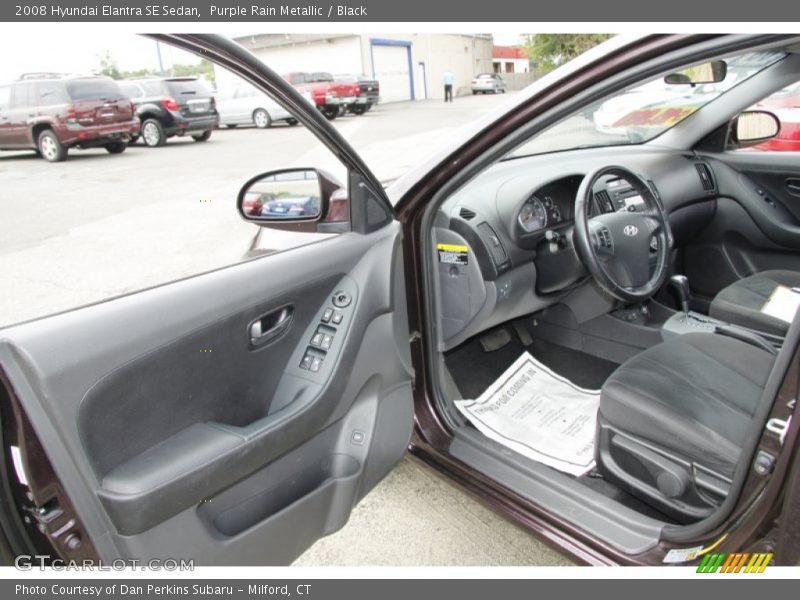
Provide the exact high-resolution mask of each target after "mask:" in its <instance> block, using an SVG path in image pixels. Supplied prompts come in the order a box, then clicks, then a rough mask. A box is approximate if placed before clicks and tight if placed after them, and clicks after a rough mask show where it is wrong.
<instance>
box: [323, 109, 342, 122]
mask: <svg viewBox="0 0 800 600" xmlns="http://www.w3.org/2000/svg"><path fill="white" fill-rule="evenodd" d="M320 111H322V114H323V115H325V118H326V119H328V120H329V121H333V120H334V119H335V118H336V117H338V116H339V107H338V106H323V107H322V108H320Z"/></svg>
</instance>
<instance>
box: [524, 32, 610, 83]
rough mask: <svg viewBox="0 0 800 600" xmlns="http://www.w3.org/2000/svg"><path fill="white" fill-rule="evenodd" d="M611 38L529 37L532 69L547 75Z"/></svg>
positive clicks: (596, 35) (593, 35) (604, 35)
mask: <svg viewBox="0 0 800 600" xmlns="http://www.w3.org/2000/svg"><path fill="white" fill-rule="evenodd" d="M610 37H611V34H609V33H537V34H534V35H529V36H527V40H526V42H525V47H526V48H527V49H528V56H529V57H530V61H531V67H532V68H533V70H535V71H538V72H540V73H547V72H549V71H552V70H553V69H555V68H556V67H558V66H560V65H563V64H564V63H565V62H569V61H570V60H572V59H573V58H575V57H576V56H578V55H580V54H583V53H584V52H586V51H587V50H589V48H592V47H594V46H596V45H597V44H599V43H600V42H604V41H605V40H607V39H608V38H610Z"/></svg>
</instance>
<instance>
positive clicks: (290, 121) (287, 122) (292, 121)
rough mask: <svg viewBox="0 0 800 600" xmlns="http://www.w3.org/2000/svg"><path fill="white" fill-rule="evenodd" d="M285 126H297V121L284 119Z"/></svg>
mask: <svg viewBox="0 0 800 600" xmlns="http://www.w3.org/2000/svg"><path fill="white" fill-rule="evenodd" d="M286 124H287V125H289V127H294V126H295V125H297V119H286Z"/></svg>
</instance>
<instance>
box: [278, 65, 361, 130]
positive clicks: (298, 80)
mask: <svg viewBox="0 0 800 600" xmlns="http://www.w3.org/2000/svg"><path fill="white" fill-rule="evenodd" d="M283 77H284V79H286V81H288V82H289V83H291V84H292V85H293V86H294V87H295V88H297V90H298V91H300V92H308V93H309V94H310V95H311V98H312V99H313V100H314V104H316V105H317V108H318V109H319V110H320V111H321V112H322V114H323V115H325V117H327V118H328V119H330V120H333V119H335V118H336V117H338V116H339V115H342V114H344V113H345V111H346V107H347V106H349V105H350V104H353V102H354V101H355V97H356V95H357V90H358V84H357V83H350V82H339V81H334V79H333V75H331V74H330V73H303V72H296V73H288V74H286V75H284V76H283Z"/></svg>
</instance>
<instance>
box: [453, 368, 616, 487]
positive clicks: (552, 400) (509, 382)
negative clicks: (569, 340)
mask: <svg viewBox="0 0 800 600" xmlns="http://www.w3.org/2000/svg"><path fill="white" fill-rule="evenodd" d="M599 403H600V392H599V390H585V389H583V388H579V387H578V386H576V385H574V384H573V383H572V382H571V381H569V380H568V379H565V378H564V377H561V376H560V375H558V374H556V373H554V372H553V371H551V370H550V369H548V368H547V367H546V366H544V365H543V364H542V363H540V362H539V361H537V360H536V359H535V358H533V356H531V355H530V354H528V353H527V352H524V353H523V354H522V356H520V357H519V358H518V359H517V360H516V362H515V363H514V364H513V365H511V367H509V368H508V369H507V370H506V372H505V373H503V375H501V376H500V378H499V379H497V380H496V381H495V382H494V383H493V384H492V385H491V386H489V388H488V389H487V390H486V391H485V392H484V393H483V394H481V396H480V397H479V398H478V399H476V400H456V402H455V404H456V407H457V408H458V410H459V411H461V413H462V414H463V415H464V416H465V417H466V418H467V419H469V421H470V423H472V424H473V425H474V426H475V427H476V428H477V429H478V431H480V432H481V433H482V434H484V435H485V436H486V437H488V438H491V439H493V440H494V441H496V442H499V443H500V444H503V445H504V446H506V447H508V448H510V449H512V450H514V451H515V452H518V453H519V454H522V455H523V456H527V457H528V458H531V459H533V460H535V461H538V462H541V463H544V464H546V465H548V466H550V467H553V468H554V469H558V470H559V471H563V472H565V473H569V474H570V475H575V476H580V475H583V474H584V473H586V472H588V471H590V470H591V469H592V468H593V467H594V446H595V430H596V425H597V408H598V406H599Z"/></svg>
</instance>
